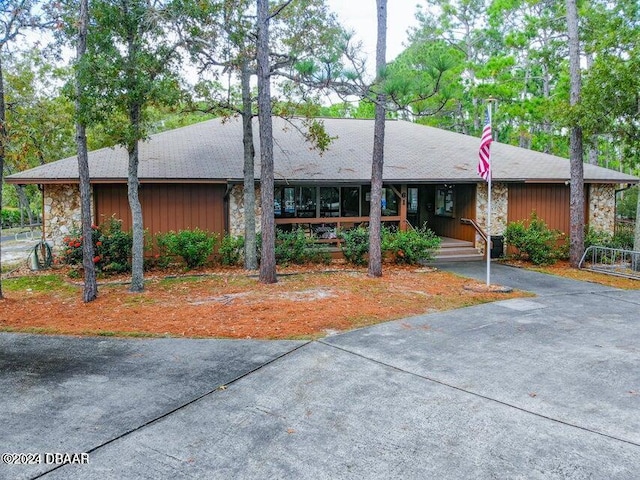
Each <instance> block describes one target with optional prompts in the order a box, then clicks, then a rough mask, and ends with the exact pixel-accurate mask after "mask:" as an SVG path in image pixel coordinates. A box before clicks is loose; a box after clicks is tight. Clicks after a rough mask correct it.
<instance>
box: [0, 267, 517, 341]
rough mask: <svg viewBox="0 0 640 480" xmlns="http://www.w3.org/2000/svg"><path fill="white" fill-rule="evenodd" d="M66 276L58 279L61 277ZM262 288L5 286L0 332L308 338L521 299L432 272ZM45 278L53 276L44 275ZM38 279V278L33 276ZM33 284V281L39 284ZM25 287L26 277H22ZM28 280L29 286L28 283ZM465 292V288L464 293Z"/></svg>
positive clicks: (190, 281) (315, 274)
mask: <svg viewBox="0 0 640 480" xmlns="http://www.w3.org/2000/svg"><path fill="white" fill-rule="evenodd" d="M62 273H63V272H60V274H62ZM282 273H283V274H282V275H280V276H279V281H278V283H275V284H272V285H263V284H261V283H259V281H258V280H257V278H256V277H255V275H250V274H249V272H245V271H243V270H229V269H227V270H202V271H199V272H197V275H193V274H192V275H185V276H182V275H176V276H172V277H171V278H167V277H166V274H164V273H155V274H150V275H148V276H147V277H146V278H147V283H146V290H145V292H144V293H141V294H132V293H129V292H128V290H127V289H128V285H126V284H125V283H123V282H124V281H125V280H126V277H122V278H120V279H111V280H110V283H109V284H102V285H100V290H99V298H98V299H97V300H96V301H94V302H91V303H89V304H84V303H83V302H82V300H81V290H80V289H81V286H80V285H79V284H78V282H77V281H75V283H74V284H73V285H71V286H69V282H68V281H65V282H64V283H63V284H61V286H59V287H47V288H45V289H42V290H38V289H37V288H33V287H29V285H28V282H27V284H25V285H24V286H21V287H20V288H12V286H11V283H12V280H6V281H4V282H3V283H4V285H5V286H6V288H5V296H6V299H5V300H2V301H0V312H1V314H0V329H2V330H11V331H36V332H47V333H65V334H91V335H95V334H99V335H171V336H185V337H224V338H274V339H275V338H279V339H284V338H315V337H318V336H324V335H327V334H332V333H335V332H338V331H344V330H348V329H352V328H356V327H362V326H366V325H371V324H374V323H379V322H383V321H387V320H392V319H397V318H402V317H407V316H412V315H418V314H423V313H431V312H434V311H440V310H447V309H452V308H459V307H463V306H469V305H475V304H478V303H482V302H488V301H493V300H503V299H507V298H514V297H518V296H523V295H524V294H523V293H522V292H512V293H500V292H486V291H481V290H480V291H474V289H473V288H471V289H470V287H473V286H474V285H477V282H475V281H473V280H469V279H464V278H461V277H458V276H455V275H452V274H449V273H446V272H441V271H436V270H434V269H417V268H414V267H405V268H402V267H391V266H388V267H385V270H384V275H383V276H382V277H381V278H370V277H368V276H367V274H366V271H365V270H353V269H351V268H336V267H335V266H332V267H331V269H330V270H320V269H314V268H312V267H311V268H310V267H307V268H305V269H298V270H297V271H296V270H292V269H289V270H284V271H283V272H282ZM49 275H50V274H49ZM34 277H37V275H34ZM36 279H37V278H36ZM23 281H24V279H23ZM34 281H35V279H34ZM465 287H466V288H465Z"/></svg>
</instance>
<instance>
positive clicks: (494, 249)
mask: <svg viewBox="0 0 640 480" xmlns="http://www.w3.org/2000/svg"><path fill="white" fill-rule="evenodd" d="M502 257H504V236H503V235H491V258H502Z"/></svg>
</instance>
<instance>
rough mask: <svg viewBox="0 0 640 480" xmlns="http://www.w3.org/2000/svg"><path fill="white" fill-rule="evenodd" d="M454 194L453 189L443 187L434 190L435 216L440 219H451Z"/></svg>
mask: <svg viewBox="0 0 640 480" xmlns="http://www.w3.org/2000/svg"><path fill="white" fill-rule="evenodd" d="M453 210H454V192H453V188H451V187H448V186H447V185H445V186H444V187H438V188H436V215H439V216H441V217H453Z"/></svg>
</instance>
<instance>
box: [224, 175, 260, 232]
mask: <svg viewBox="0 0 640 480" xmlns="http://www.w3.org/2000/svg"><path fill="white" fill-rule="evenodd" d="M244 212H245V210H244V187H243V185H234V186H233V187H232V188H231V193H229V234H230V235H233V236H236V237H237V236H244ZM255 215H256V231H257V232H260V226H261V225H260V215H262V206H261V204H260V187H256V208H255Z"/></svg>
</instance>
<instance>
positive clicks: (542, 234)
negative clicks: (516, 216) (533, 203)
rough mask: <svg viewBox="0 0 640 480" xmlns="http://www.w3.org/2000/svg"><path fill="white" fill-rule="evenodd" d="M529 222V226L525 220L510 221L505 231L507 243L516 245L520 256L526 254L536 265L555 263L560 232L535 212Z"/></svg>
mask: <svg viewBox="0 0 640 480" xmlns="http://www.w3.org/2000/svg"><path fill="white" fill-rule="evenodd" d="M528 223H529V225H528V226H527V225H526V224H525V222H524V221H519V222H511V223H509V224H508V225H507V228H506V230H505V233H504V241H505V243H506V244H507V245H511V246H512V247H515V248H516V249H517V250H518V252H519V255H520V256H522V255H526V257H527V258H528V259H529V260H530V261H531V262H532V263H534V264H536V265H548V264H550V263H554V262H555V261H556V258H557V256H558V247H557V242H558V239H559V238H560V233H559V232H558V231H557V230H552V229H550V228H549V227H548V226H547V224H546V223H545V222H544V221H543V220H542V219H539V218H538V217H537V215H536V213H535V212H534V213H532V214H531V217H530V219H529V222H528Z"/></svg>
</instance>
